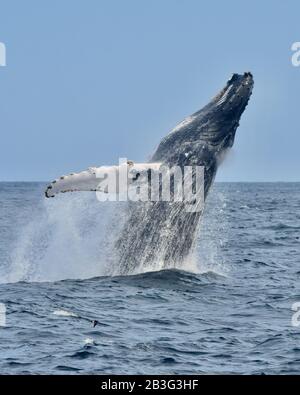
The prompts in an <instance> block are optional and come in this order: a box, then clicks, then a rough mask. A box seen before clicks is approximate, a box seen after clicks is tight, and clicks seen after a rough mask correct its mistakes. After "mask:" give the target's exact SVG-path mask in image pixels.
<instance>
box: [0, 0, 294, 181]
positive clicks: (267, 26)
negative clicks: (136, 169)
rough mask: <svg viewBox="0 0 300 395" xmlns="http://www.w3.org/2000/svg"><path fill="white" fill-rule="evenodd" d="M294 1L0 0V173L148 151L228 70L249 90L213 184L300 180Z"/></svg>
mask: <svg viewBox="0 0 300 395" xmlns="http://www.w3.org/2000/svg"><path fill="white" fill-rule="evenodd" d="M299 15H300V2H299V1H282V0H280V1H276V0H269V1H261V0H260V1H249V0H248V1H241V0H237V1H221V0H220V1H211V0H209V1H208V0H206V1H200V0H126V1H125V0H119V1H117V0H87V1H83V0H81V1H76V0H63V1H62V0H59V1H58V0H51V1H49V0H48V1H40V0H36V1H33V0H26V1H17V0H7V1H3V0H0V42H3V43H5V45H6V49H7V66H6V67H0V119H1V123H0V127H1V132H0V135H1V146H0V149H1V152H0V180H49V179H53V178H56V177H57V176H60V175H61V174H64V173H70V172H72V171H79V170H83V169H85V168H87V167H88V166H93V165H102V164H114V163H116V162H117V161H118V158H119V157H127V158H129V159H133V160H136V161H143V160H144V159H147V158H148V157H149V156H150V154H151V153H152V152H153V150H154V149H155V147H156V146H157V144H158V143H159V141H160V139H161V137H162V136H164V135H165V134H166V133H167V132H168V131H169V130H170V129H172V128H173V127H174V126H175V125H176V124H177V123H178V122H179V121H180V120H182V118H184V117H185V116H187V115H189V114H191V113H193V112H194V111H196V110H198V109H199V108H200V107H202V106H203V105H204V104H206V102H207V101H208V100H209V99H210V98H211V97H212V96H213V95H214V94H215V93H216V92H217V91H218V90H219V89H220V88H222V87H223V85H224V84H225V82H226V80H227V79H228V77H229V76H230V74H231V73H232V72H244V71H251V72H252V73H253V75H254V78H255V87H254V92H253V95H252V98H251V101H250V104H249V106H248V107H247V109H246V112H245V113H244V115H243V117H242V120H241V125H240V127H239V129H238V131H237V136H236V141H235V145H234V149H233V152H232V154H231V155H230V157H229V158H228V159H227V161H226V163H225V164H224V166H223V167H222V169H220V171H219V175H218V180H221V181H277V180H283V181H293V180H294V181H300V174H299V170H300V155H299V147H300V130H299V129H300V128H299V124H300V123H299V117H300V105H299V101H300V100H299V99H300V67H293V66H292V64H291V56H292V52H291V45H292V43H293V42H295V41H300V30H299Z"/></svg>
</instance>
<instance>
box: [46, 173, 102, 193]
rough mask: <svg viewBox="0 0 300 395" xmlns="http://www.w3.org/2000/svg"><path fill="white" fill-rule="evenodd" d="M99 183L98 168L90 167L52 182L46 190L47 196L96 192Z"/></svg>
mask: <svg viewBox="0 0 300 395" xmlns="http://www.w3.org/2000/svg"><path fill="white" fill-rule="evenodd" d="M99 181H100V180H99V179H97V178H96V168H95V167H90V168H89V169H87V170H85V171H82V172H80V173H72V174H69V175H67V176H62V177H60V178H58V179H57V180H54V181H52V182H51V184H50V185H48V186H47V188H46V191H45V196H46V197H47V198H50V197H54V196H55V195H57V194H58V193H65V192H74V191H95V190H97V185H98V184H99Z"/></svg>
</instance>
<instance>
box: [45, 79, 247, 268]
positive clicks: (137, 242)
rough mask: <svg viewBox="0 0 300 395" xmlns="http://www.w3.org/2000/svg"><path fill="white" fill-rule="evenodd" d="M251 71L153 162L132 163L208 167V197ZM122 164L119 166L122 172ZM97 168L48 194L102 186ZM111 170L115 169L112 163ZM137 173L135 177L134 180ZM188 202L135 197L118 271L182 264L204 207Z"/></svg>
mask: <svg viewBox="0 0 300 395" xmlns="http://www.w3.org/2000/svg"><path fill="white" fill-rule="evenodd" d="M253 84H254V82H253V76H252V74H251V73H250V72H246V73H244V74H233V75H232V77H231V78H230V79H229V80H228V81H227V83H226V85H225V87H224V88H223V89H222V90H221V91H220V92H219V93H218V94H217V95H216V96H215V97H214V98H213V99H212V100H211V101H210V102H209V103H208V104H207V105H206V106H205V107H203V108H202V109H201V110H199V111H197V112H196V113H194V114H192V115H190V116H188V117H187V118H185V119H184V120H183V121H182V122H180V123H179V124H178V125H177V126H176V127H175V128H174V129H173V130H171V132H170V133H169V134H167V135H166V137H164V138H163V139H162V140H161V142H160V144H159V145H158V147H157V149H156V151H155V152H154V154H153V155H152V157H151V159H150V161H149V163H148V164H134V163H133V162H131V161H130V162H127V166H128V167H132V168H134V167H135V168H136V169H137V170H142V169H144V168H146V167H149V168H150V169H151V168H157V167H158V165H159V166H161V165H165V166H168V167H169V168H172V167H174V166H177V167H180V168H182V169H184V168H185V167H186V166H201V167H202V168H204V199H206V197H207V195H208V192H209V189H210V187H211V185H212V183H213V180H214V178H215V175H216V172H217V168H218V166H219V164H220V163H221V162H222V159H223V158H224V155H225V154H226V152H227V151H228V150H229V149H230V148H231V147H232V145H233V143H234V138H235V134H236V130H237V128H238V126H239V121H240V118H241V115H242V113H243V112H244V110H245V108H246V106H247V104H248V101H249V98H250V96H251V93H252V89H253ZM120 168H121V167H120V166H119V167H118V168H117V171H120ZM97 169H101V168H89V169H88V170H87V171H84V172H81V173H77V174H71V175H69V176H63V177H61V178H60V179H58V180H55V181H53V182H52V183H51V184H50V185H49V186H48V187H47V189H46V191H45V195H46V197H54V196H55V195H56V194H57V193H60V192H70V191H99V190H100V191H101V183H100V182H99V179H97V177H96V173H97ZM106 170H107V172H108V173H109V172H110V171H112V170H115V168H114V169H112V168H106ZM134 180H136V178H133V181H134ZM185 208H186V202H184V201H172V202H166V201H147V202H129V203H128V210H127V212H128V215H127V220H126V222H125V224H124V227H123V230H122V231H121V234H120V236H119V237H118V239H117V241H116V243H115V250H116V252H117V257H118V259H117V261H118V266H119V267H118V270H117V272H118V274H127V273H133V272H135V271H136V270H138V269H139V268H141V267H145V266H147V267H151V266H153V267H154V268H155V267H156V265H157V263H158V262H159V263H160V267H161V268H172V267H176V266H177V265H178V263H180V262H182V261H184V260H185V259H187V258H188V257H189V256H190V254H191V253H192V251H193V247H194V244H195V239H196V234H197V229H198V225H199V222H200V218H201V215H202V211H203V210H196V211H194V212H189V211H187V210H186V209H185Z"/></svg>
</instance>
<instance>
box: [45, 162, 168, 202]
mask: <svg viewBox="0 0 300 395" xmlns="http://www.w3.org/2000/svg"><path fill="white" fill-rule="evenodd" d="M160 165H161V163H160V162H155V163H134V162H133V161H126V162H123V163H121V164H119V165H118V166H101V167H89V168H88V169H87V170H84V171H82V172H80V173H71V174H69V175H66V176H61V177H60V178H58V179H56V180H54V181H52V182H51V183H50V184H49V185H48V186H47V188H46V191H45V196H46V197H47V198H50V197H54V196H56V195H57V194H59V193H66V192H78V191H84V192H89V191H93V192H103V193H108V192H109V191H108V190H107V179H108V177H112V179H115V180H116V188H115V191H114V192H115V193H117V194H118V193H124V192H126V190H125V183H119V182H118V177H119V175H120V174H121V172H123V174H125V176H126V178H127V184H126V185H128V186H130V185H132V184H134V182H135V181H136V180H137V175H139V174H140V173H142V172H146V171H148V170H154V171H156V170H158V169H159V167H160ZM122 188H123V189H122Z"/></svg>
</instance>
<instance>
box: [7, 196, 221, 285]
mask: <svg viewBox="0 0 300 395" xmlns="http://www.w3.org/2000/svg"><path fill="white" fill-rule="evenodd" d="M225 206H226V196H225V195H224V194H223V193H220V192H217V193H215V192H212V193H211V194H210V196H209V199H208V201H207V207H206V210H205V213H204V216H203V218H202V220H201V225H200V229H199V232H198V236H197V239H196V240H195V244H196V249H195V253H194V254H191V255H190V256H188V257H187V258H186V259H185V260H183V261H181V262H178V263H177V265H176V267H175V268H176V269H180V270H185V271H188V272H192V273H196V274H199V273H205V272H208V271H212V272H215V273H217V274H222V275H224V274H226V272H227V269H228V268H227V267H226V264H225V263H224V262H223V259H222V254H221V252H220V251H221V249H222V246H223V244H224V242H225V240H224V236H225V235H226V226H225V224H226V221H225V215H224V209H225ZM126 213H127V206H126V203H123V202H120V203H116V202H99V201H97V199H96V196H95V195H94V194H89V193H80V194H79V193H78V194H73V195H68V196H66V195H60V196H58V197H56V198H55V199H48V200H44V199H40V196H39V197H38V201H37V204H36V207H35V209H34V210H33V211H32V213H31V218H29V219H28V224H27V225H26V226H25V227H24V228H23V229H22V231H21V234H20V237H19V238H18V240H17V242H16V244H15V248H14V250H13V252H12V254H11V259H10V261H11V263H10V265H9V269H8V271H7V273H6V275H5V276H4V279H2V280H1V282H17V281H29V282H33V281H59V280H65V279H86V278H92V277H98V276H105V275H120V273H122V271H121V269H120V262H119V260H118V257H117V255H116V253H115V252H114V251H115V249H114V244H115V241H116V239H117V238H118V237H119V234H120V231H121V229H122V228H123V226H124V223H125V221H126V218H127V214H126ZM162 269H165V266H164V262H163V261H162V260H161V259H160V257H159V254H158V255H157V259H156V260H155V259H154V260H152V261H151V263H147V261H143V262H141V264H140V265H139V266H138V267H136V268H135V269H134V270H132V271H131V272H130V273H128V274H131V275H132V274H140V273H145V272H153V271H160V270H162Z"/></svg>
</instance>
